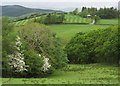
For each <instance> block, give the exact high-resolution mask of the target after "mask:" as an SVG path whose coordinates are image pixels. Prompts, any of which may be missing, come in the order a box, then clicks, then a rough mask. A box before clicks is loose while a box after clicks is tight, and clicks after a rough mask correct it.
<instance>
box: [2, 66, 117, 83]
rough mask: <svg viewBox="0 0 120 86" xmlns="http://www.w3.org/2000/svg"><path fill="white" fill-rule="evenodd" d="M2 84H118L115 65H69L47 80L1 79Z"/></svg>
mask: <svg viewBox="0 0 120 86" xmlns="http://www.w3.org/2000/svg"><path fill="white" fill-rule="evenodd" d="M2 80H3V81H2V82H3V84H25V83H27V84H118V67H117V65H107V64H71V65H67V66H66V67H64V68H62V69H58V70H56V71H55V72H54V73H53V74H52V75H50V76H48V77H47V78H46V77H44V78H3V79H2Z"/></svg>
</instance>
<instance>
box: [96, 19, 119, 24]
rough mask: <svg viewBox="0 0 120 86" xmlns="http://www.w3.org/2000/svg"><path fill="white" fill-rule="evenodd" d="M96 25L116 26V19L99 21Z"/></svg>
mask: <svg viewBox="0 0 120 86" xmlns="http://www.w3.org/2000/svg"><path fill="white" fill-rule="evenodd" d="M97 24H118V19H100V20H99V21H98V22H97Z"/></svg>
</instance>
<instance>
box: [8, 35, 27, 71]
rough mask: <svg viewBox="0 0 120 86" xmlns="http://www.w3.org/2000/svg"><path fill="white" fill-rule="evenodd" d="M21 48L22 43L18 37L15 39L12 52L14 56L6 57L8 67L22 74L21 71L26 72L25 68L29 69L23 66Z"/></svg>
mask: <svg viewBox="0 0 120 86" xmlns="http://www.w3.org/2000/svg"><path fill="white" fill-rule="evenodd" d="M21 47H22V42H21V41H20V37H19V36H17V38H16V45H15V48H16V51H15V52H14V54H11V55H8V57H9V63H8V64H9V65H10V66H11V68H13V69H14V70H15V72H22V71H26V70H27V69H26V68H27V67H29V66H28V65H26V64H25V61H24V54H23V52H24V50H21Z"/></svg>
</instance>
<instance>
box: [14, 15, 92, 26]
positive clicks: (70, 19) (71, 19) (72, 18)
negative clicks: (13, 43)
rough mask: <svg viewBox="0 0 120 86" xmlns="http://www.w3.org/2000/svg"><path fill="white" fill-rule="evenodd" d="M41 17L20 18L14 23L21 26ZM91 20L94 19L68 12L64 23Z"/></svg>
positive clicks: (88, 21)
mask: <svg viewBox="0 0 120 86" xmlns="http://www.w3.org/2000/svg"><path fill="white" fill-rule="evenodd" d="M40 17H41V16H39V17H35V18H30V19H26V20H20V21H17V22H14V24H15V26H21V25H24V24H26V23H28V22H32V21H33V20H34V19H39V18H40ZM91 22H92V19H87V18H81V17H80V16H78V15H72V14H66V15H65V19H64V22H63V23H91Z"/></svg>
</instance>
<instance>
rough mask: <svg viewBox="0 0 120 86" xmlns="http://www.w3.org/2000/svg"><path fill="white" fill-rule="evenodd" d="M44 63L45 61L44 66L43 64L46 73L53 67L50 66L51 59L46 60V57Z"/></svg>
mask: <svg viewBox="0 0 120 86" xmlns="http://www.w3.org/2000/svg"><path fill="white" fill-rule="evenodd" d="M43 58H44V59H43V61H44V64H43V71H44V72H46V71H48V70H49V68H50V67H51V65H50V64H49V62H48V61H49V58H46V57H45V56H43Z"/></svg>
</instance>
